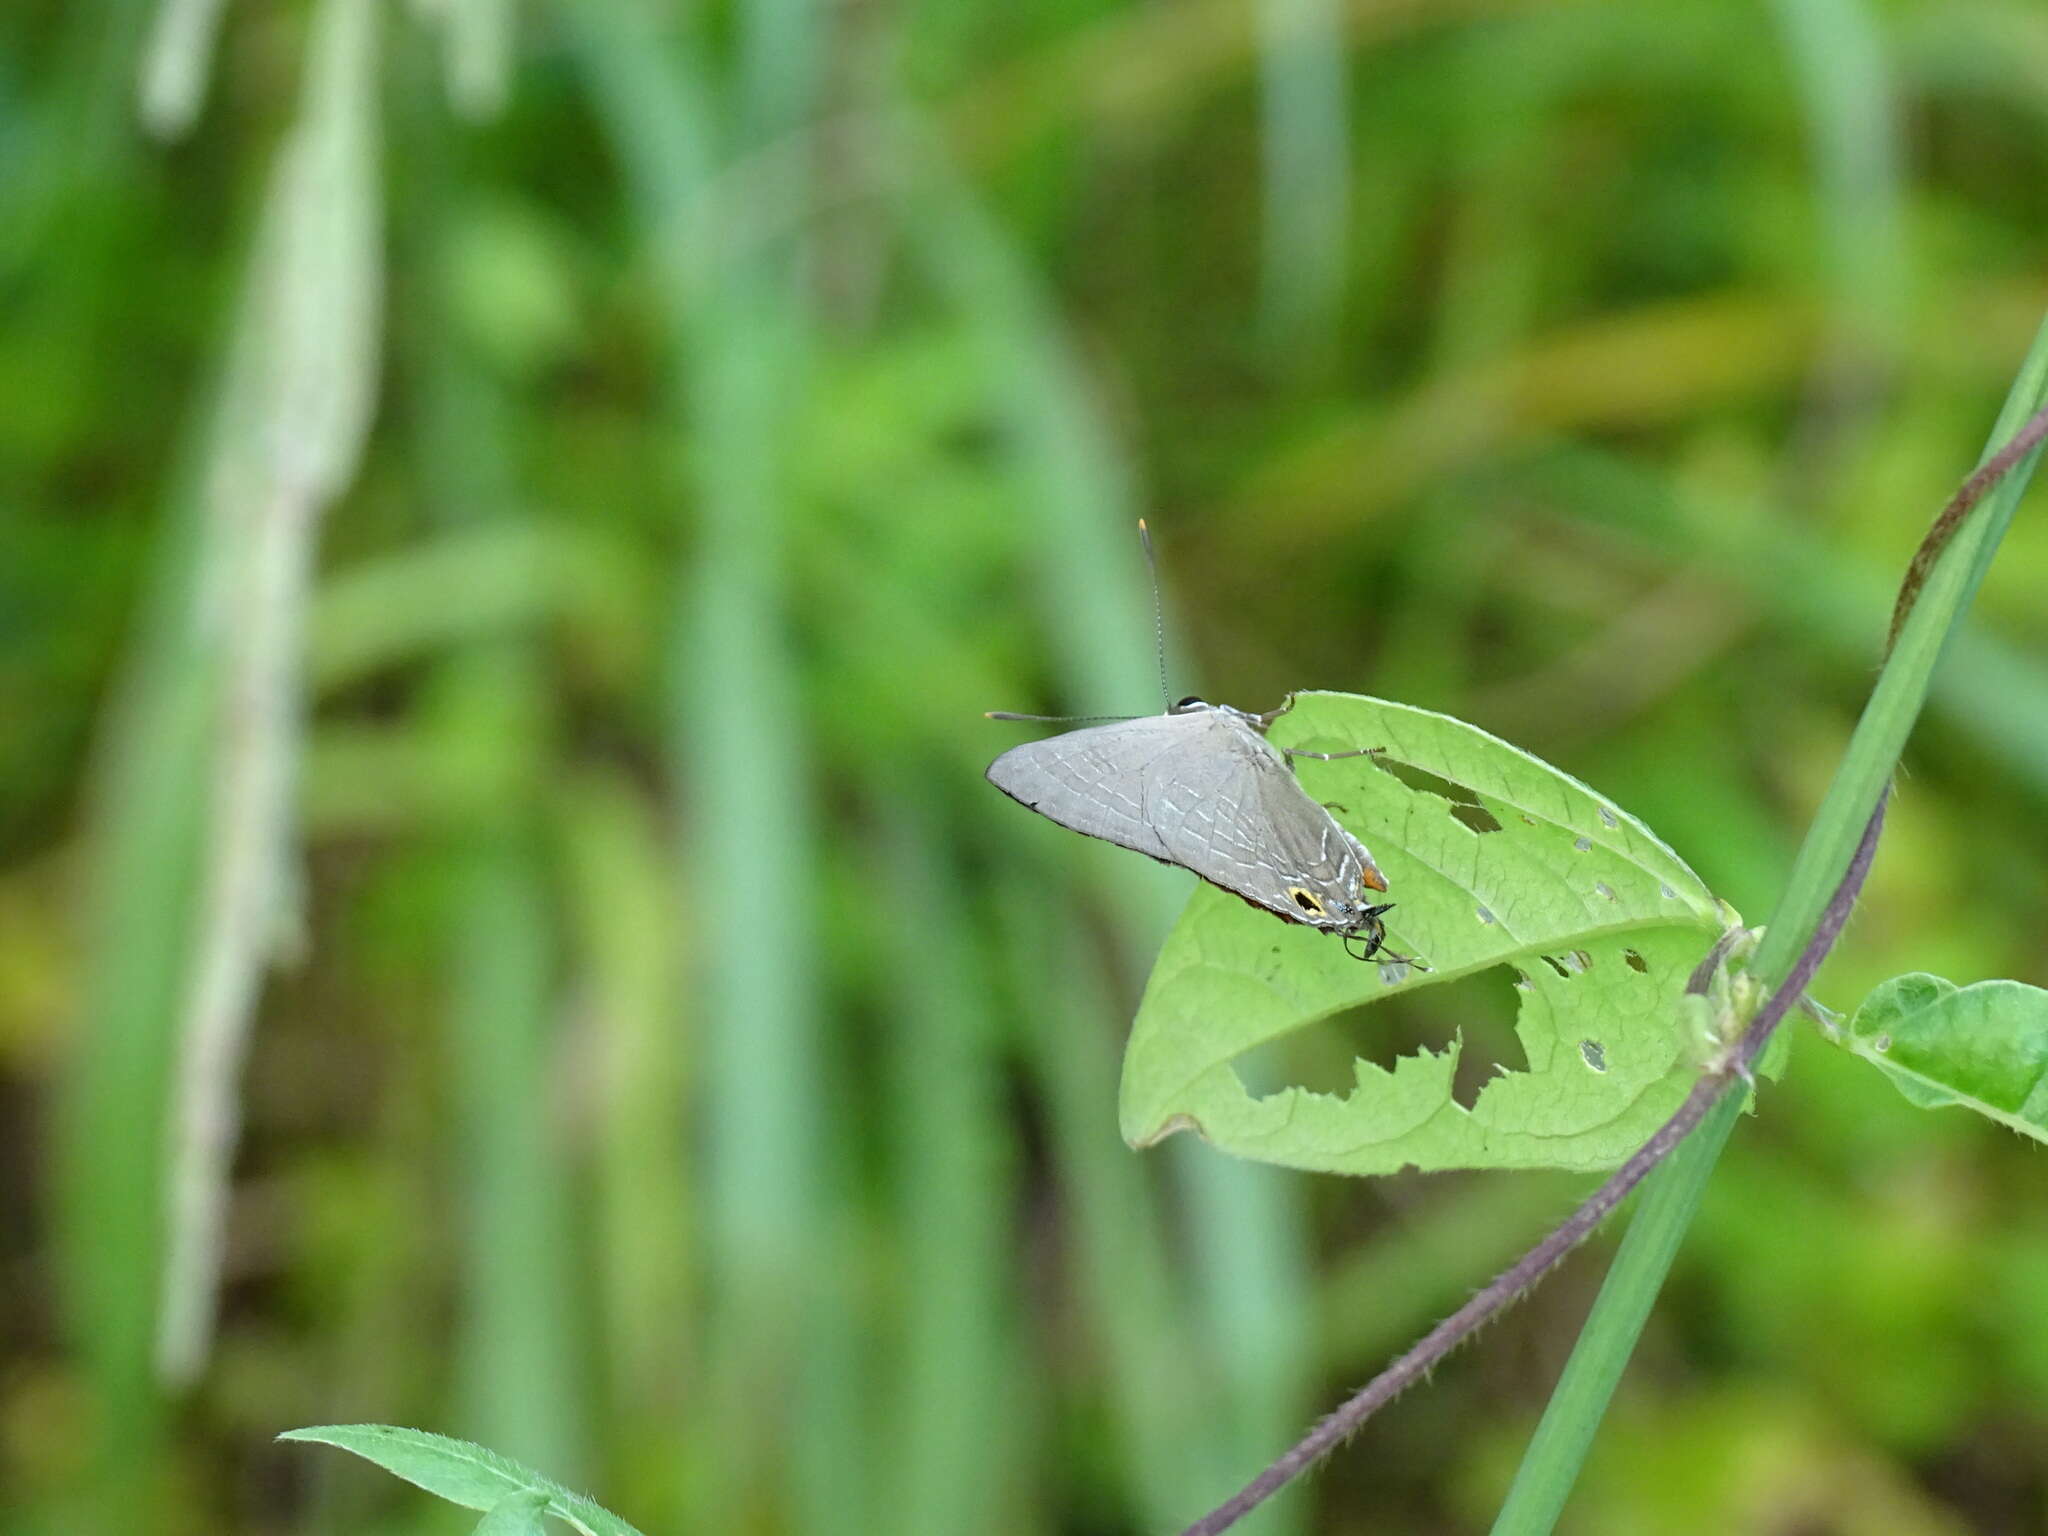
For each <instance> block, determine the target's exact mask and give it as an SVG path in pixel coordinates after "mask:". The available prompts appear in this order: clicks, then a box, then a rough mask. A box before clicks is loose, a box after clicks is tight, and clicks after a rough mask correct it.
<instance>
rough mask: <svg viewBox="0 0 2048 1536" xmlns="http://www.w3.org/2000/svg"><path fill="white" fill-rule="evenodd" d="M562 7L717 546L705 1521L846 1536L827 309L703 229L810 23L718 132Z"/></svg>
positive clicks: (705, 669) (686, 581)
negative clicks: (824, 871)
mask: <svg viewBox="0 0 2048 1536" xmlns="http://www.w3.org/2000/svg"><path fill="white" fill-rule="evenodd" d="M563 14H564V17H565V18H566V19H569V20H571V22H572V26H573V35H574V36H575V37H576V38H577V40H578V43H579V46H580V52H581V57H582V61H583V63H584V66H585V68H586V70H587V72H588V74H589V77H590V82H591V88H592V96H593V101H594V104H595V106H596V108H597V110H598V112H599V115H600V119H601V121H602V122H603V124H604V126H605V128H606V130H607V132H608V133H609V135H610V138H611V142H612V146H613V151H614V153H615V154H616V155H617V157H618V158H619V160H620V162H621V163H622V165H623V166H624V167H625V169H626V173H627V175H626V183H627V188H628V191H629V194H630V196H631V199H632V201H633V203H634V205H635V214H636V216H637V219H638V221H639V224H640V227H641V229H642V232H643V234H644V236H645V238H646V239H647V240H648V241H649V243H650V248H651V250H652V253H653V255H654V257H655V262H656V275H657V279H658V283H659V292H660V295H661V298H662V301H663V304H664V306H665V310H666V313H665V316H664V318H665V321H666V323H667V330H668V335H669V337H670V342H671V348H672V355H671V358H670V366H671V367H672V368H673V369H674V370H675V371H676V373H677V382H678V389H677V393H678V395H679V396H680V397H681V398H682V399H683V400H685V401H686V402H687V416H686V417H685V418H684V419H683V421H682V423H681V425H682V427H683V429H684V431H685V432H686V434H687V437H688V441H689V443H690V446H691V450H692V460H691V462H692V469H693V476H694V486H693V489H694V493H695V496H694V501H695V510H696V512H697V527H696V529H695V533H696V536H697V537H696V543H695V547H694V549H693V550H692V551H691V554H690V556H689V558H688V563H686V564H685V565H684V566H683V567H682V568H681V569H680V570H679V572H678V574H677V581H676V595H677V604H676V606H677V611H678V614H679V621H678V623H677V625H676V628H675V631H674V635H673V638H672V652H671V663H672V666H671V671H672V679H673V684H674V688H675V692H674V695H673V700H672V703H671V706H670V708H671V713H670V718H669V721H668V731H667V734H668V739H669V744H670V752H671V759H672V762H673V764H674V772H675V776H676V782H677V786H678V799H679V801H681V802H682V803H683V804H684V805H685V806H686V807H687V814H688V818H689V824H690V828H691V832H690V841H691V847H692V859H691V867H690V870H689V876H690V878H691V880H692V882H693V884H694V886H695V887H696V889H697V890H698V891H699V892H701V893H702V896H703V900H702V902H701V904H700V910H701V912H702V914H703V919H702V933H701V944H702V952H703V979H704V1026H703V1027H704V1031H705V1046H704V1065H703V1079H702V1081H703V1116H704V1125H705V1138H706V1149H705V1157H706V1165H707V1169H708V1187H707V1189H706V1194H705V1227H706V1230H705V1251H706V1253H707V1255H709V1256H711V1257H712V1258H713V1260H714V1262H715V1268H714V1269H713V1270H712V1272H711V1273H710V1274H709V1275H708V1276H707V1284H708V1287H709V1303H710V1306H711V1309H712V1321H711V1324H710V1331H709V1341H710V1359H709V1361H708V1363H707V1372H708V1378H707V1382H706V1387H705V1393H704V1396H703V1397H702V1398H701V1399H700V1401H699V1405H698V1409H697V1413H698V1422H699V1423H700V1424H701V1425H703V1426H706V1427H707V1429H708V1433H707V1434H706V1435H705V1436H703V1437H702V1439H701V1440H700V1441H699V1443H698V1444H697V1445H695V1446H693V1448H692V1457H693V1458H694V1459H695V1462H696V1464H697V1465H699V1466H701V1467H702V1468H704V1470H705V1473H706V1479H707V1480H706V1482H705V1483H704V1485H703V1487H704V1493H705V1497H706V1498H707V1499H708V1500H709V1502H708V1504H707V1505H705V1506H704V1507H703V1510H702V1513H701V1518H703V1519H704V1520H705V1521H706V1522H707V1523H710V1524H719V1523H733V1522H742V1523H743V1522H744V1520H745V1518H746V1511H747V1510H748V1509H749V1508H750V1507H751V1506H752V1505H753V1504H754V1503H755V1502H756V1501H757V1500H758V1499H759V1497H760V1490H762V1489H764V1488H767V1489H771V1490H774V1495H775V1496H776V1497H777V1498H784V1499H787V1500H789V1501H790V1502H791V1503H792V1504H793V1505H794V1506H795V1507H796V1508H797V1509H798V1510H799V1511H800V1512H801V1513H800V1515H799V1516H798V1518H799V1520H800V1521H809V1522H810V1523H811V1525H812V1528H818V1529H826V1528H843V1526H844V1523H845V1522H846V1521H847V1520H849V1519H852V1518H854V1515H853V1513H852V1512H853V1510H854V1509H855V1508H856V1507H857V1505H858V1502H859V1499H858V1495H857V1494H856V1493H855V1492H854V1491H853V1490H852V1489H850V1488H848V1487H846V1486H845V1485H844V1483H843V1481H842V1476H843V1473H844V1471H845V1469H846V1467H847V1466H848V1465H849V1463H848V1462H847V1461H846V1460H845V1459H843V1458H840V1457H837V1456H835V1455H834V1454H833V1451H834V1447H833V1446H831V1445H830V1444H828V1443H827V1438H826V1437H825V1436H822V1435H819V1434H815V1433H809V1432H807V1426H809V1425H811V1424H812V1423H814V1422H825V1421H829V1420H830V1419H831V1418H832V1417H833V1414H832V1410H831V1400H832V1398H833V1395H834V1390H835V1389H834V1386H833V1382H834V1380H835V1379H836V1378H837V1376H839V1375H840V1374H842V1373H841V1372H840V1371H839V1369H838V1367H836V1366H834V1365H833V1364H832V1361H833V1360H835V1359H836V1358H837V1356H836V1354H835V1353H834V1351H833V1349H832V1348H831V1347H830V1344H831V1341H830V1340H821V1339H819V1338H817V1337H816V1336H815V1335H814V1333H813V1331H812V1330H813V1327H814V1326H816V1324H815V1322H814V1320H815V1319H817V1318H819V1317H820V1316H821V1315H822V1314H821V1313H820V1309H819V1308H818V1307H816V1306H814V1305H813V1302H814V1301H816V1300H817V1299H818V1298H819V1296H820V1294H821V1293H820V1290H819V1287H820V1286H821V1285H822V1283H823V1282H822V1279H821V1277H820V1271H821V1268H822V1267H823V1266H822V1265H821V1260H820V1254H819V1249H818V1245H819V1243H820V1241H821V1236H820V1234H821V1232H823V1231H824V1230H825V1229H824V1228H823V1227H822V1226H821V1224H820V1219H821V1212H822V1208H823V1205H824V1191H825V1180H826V1170H827V1168H828V1167H829V1166H830V1165H831V1164H832V1163H833V1161H834V1160H835V1153H834V1150H833V1148H832V1146H831V1132H830V1126H829V1124H828V1117H827V1114H826V1102H825V1095H826V1083H825V1081H824V1078H823V1073H824V1067H823V1061H824V1055H823V1052H822V1051H821V1048H820V1047H821V1042H822V1040H823V1038H824V1022H823V1019H822V1016H821V1004H820V989H821V986H822V982H821V979H820V977H819V975H818V972H817V967H816V963H815V960H814V959H813V956H814V953H815V945H814V943H813V942H812V935H811V933H810V932H809V930H808V925H807V924H806V922H805V921H804V920H803V915H802V913H803V908H802V907H801V906H795V907H793V906H792V904H791V903H790V901H789V893H790V889H791V887H790V885H789V879H790V872H791V871H795V870H801V869H805V868H809V867H811V866H812V865H813V864H814V862H815V860H816V857H817V848H818V839H817V835H816V831H815V828H814V818H813V814H812V810H811V799H812V788H811V782H810V771H811V770H810V764H811V762H812V751H811V745H810V740H809V732H808V730H807V728H806V725H805V722H804V718H803V712H802V706H801V701H800V697H799V691H800V690H799V679H798V670H797V662H796V658H795V656H794V655H793V654H792V651H791V649H790V645H789V643H788V640H787V617H788V616H787V595H786V580H787V563H786V559H785V544H786V540H787V537H788V532H789V521H790V510H791V506H790V488H791V477H790V470H789V464H788V462H787V460H786V458H785V453H784V445H785V444H786V443H788V442H789V441H790V440H791V439H792V437H793V435H794V432H793V421H794V412H795V411H796V409H797V407H798V405H799V403H800V401H801V398H802V390H803V383H804V372H805V368H806V366H807V359H806V355H805V354H806V350H807V347H806V339H807V335H808V315H807V313H806V308H805V304H804V300H803V296H802V292H801V289H800V286H799V284H798V282H797V263H796V259H795V257H796V253H795V251H794V250H793V249H792V248H790V247H789V246H788V245H784V246H780V247H776V248H772V249H756V250H751V251H749V252H746V253H745V254H744V257H743V258H742V257H741V256H739V255H734V254H731V253H723V252H722V251H721V244H720V242H721V240H722V239H723V238H724V236H725V235H726V234H727V233H728V230H726V229H725V228H723V227H721V226H717V225H715V224H714V222H713V221H712V220H711V219H709V218H708V217H707V216H706V213H707V209H709V208H710V207H711V206H712V205H711V204H710V202H708V201H707V198H706V193H707V187H708V182H709V176H710V173H711V168H712V166H713V165H714V164H715V163H716V162H715V150H714V146H715V145H716V144H718V143H720V142H726V143H733V142H740V143H751V142H753V141H754V140H755V139H756V138H757V137H758V136H759V135H761V134H764V133H770V132H774V131H778V130H781V129H784V128H787V127H789V126H791V120H792V119H793V118H794V117H796V116H798V115H800V114H801V113H802V112H803V111H804V110H806V108H807V103H808V99H809V91H810V89H811V84H810V74H809V67H808V65H807V64H805V63H804V62H803V61H804V60H805V59H806V58H808V57H809V54H808V49H809V48H810V47H812V46H814V43H813V41H812V40H811V39H809V38H808V37H807V36H806V33H807V31H808V29H809V28H810V27H811V25H812V23H811V21H810V20H809V12H808V9H807V8H805V7H801V6H794V5H785V4H770V5H765V6H763V7H762V8H761V9H760V10H759V11H758V12H750V13H749V15H748V16H747V17H746V18H745V27H744V28H743V31H744V33H745V37H746V42H745V46H744V47H743V49H742V54H743V65H742V68H743V71H744V73H745V74H746V81H745V86H746V89H745V91H744V92H743V106H742V112H743V121H742V122H741V123H740V124H739V125H738V126H737V127H734V126H732V125H725V126H724V128H723V130H722V129H721V127H720V126H718V120H717V118H716V117H715V116H714V114H713V111H712V108H711V103H710V100H709V97H708V95H707V92H706V90H705V88H704V86H703V83H702V81H701V78H700V76H699V74H698V71H697V70H696V69H695V67H694V60H693V57H692V54H691V51H690V50H689V49H688V48H687V47H686V46H683V45H682V44H680V43H679V42H677V41H676V40H674V39H671V38H664V37H662V36H660V35H659V33H658V31H657V29H654V28H652V27H650V26H648V25H647V24H646V21H645V18H644V17H642V16H640V15H639V14H638V13H637V8H636V7H585V6H580V5H572V6H568V7H565V8H564V11H563ZM777 50H783V51H784V56H783V57H782V58H781V59H780V60H779V61H778V60H776V59H773V58H771V57H770V56H769V55H770V54H772V53H774V52H776V51H777ZM778 69H781V70H785V71H787V74H786V76H783V77H781V78H779V79H778V78H777V76H776V71H777V70H778ZM742 714H743V718H744V726H743V727H741V726H738V725H736V724H735V723H734V720H735V717H736V715H742ZM768 914H780V915H779V916H776V917H775V918H774V919H773V920H772V921H771V920H769V918H768ZM814 1344H815V1345H819V1346H821V1347H820V1348H813V1347H811V1346H812V1345H814ZM792 1393H793V1394H794V1396H793V1397H792V1396H791V1394H792ZM789 1445H793V1446H794V1455H793V1460H787V1459H786V1458H785V1456H784V1450H785V1447H787V1446H789ZM771 1464H772V1465H780V1466H783V1467H784V1471H783V1473H782V1474H780V1475H778V1474H773V1473H771V1472H770V1471H769V1470H768V1469H769V1467H770V1465H771ZM818 1521H823V1522H826V1524H825V1525H823V1526H820V1525H818V1524H817V1522H818Z"/></svg>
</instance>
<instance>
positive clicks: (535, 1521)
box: [471, 1493, 549, 1536]
mask: <svg viewBox="0 0 2048 1536" xmlns="http://www.w3.org/2000/svg"><path fill="white" fill-rule="evenodd" d="M548 1503H549V1498H548V1495H547V1494H545V1493H508V1494H506V1495H505V1497H504V1498H502V1499H500V1500H498V1502H497V1503H495V1504H493V1505H492V1506H491V1510H490V1513H489V1514H487V1515H485V1516H484V1517H483V1519H481V1520H479V1521H477V1523H476V1524H475V1525H474V1526H472V1527H471V1531H472V1533H473V1536H542V1533H543V1532H545V1531H546V1530H547V1527H546V1526H545V1525H544V1524H542V1523H541V1516H542V1515H544V1514H546V1513H547V1512H548Z"/></svg>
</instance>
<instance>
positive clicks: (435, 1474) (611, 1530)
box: [277, 1424, 640, 1536]
mask: <svg viewBox="0 0 2048 1536" xmlns="http://www.w3.org/2000/svg"><path fill="white" fill-rule="evenodd" d="M277 1438H278V1439H280V1440H308V1441H312V1442H314V1443H316V1444H319V1445H332V1446H338V1447H339V1448H340V1449H342V1450H344V1451H352V1452H354V1453H355V1454H356V1455H358V1456H360V1457H362V1458H363V1459H364V1460H365V1461H372V1462H375V1463H376V1464H377V1465H378V1466H380V1467H382V1468H383V1469H384V1470H385V1471H386V1472H389V1473H390V1474H391V1475H392V1476H394V1477H402V1478H404V1479H405V1480H406V1481H407V1482H408V1483H413V1484H416V1485H417V1486H419V1487H421V1488H424V1489H426V1490H427V1492H429V1493H431V1494H436V1495H438V1496H440V1497H441V1498H444V1499H446V1500H447V1501H448V1502H449V1503H451V1504H460V1505H462V1506H463V1507H465V1508H467V1509H482V1510H489V1511H490V1512H491V1515H492V1516H493V1517H496V1515H497V1514H498V1512H499V1511H500V1509H502V1508H503V1507H504V1506H505V1505H506V1504H507V1502H508V1501H510V1500H512V1499H514V1498H516V1497H518V1496H520V1495H525V1494H534V1495H538V1496H539V1497H540V1498H541V1499H542V1501H543V1502H542V1505H541V1508H542V1509H543V1510H544V1511H545V1513H547V1514H550V1515H553V1516H554V1517H555V1518H556V1519H558V1520H565V1521H567V1522H568V1523H569V1524H570V1525H573V1526H575V1527H576V1529H577V1530H579V1531H581V1532H583V1536H640V1533H639V1532H638V1531H636V1530H634V1529H633V1527H632V1526H630V1525H628V1524H627V1523H626V1522H625V1521H623V1520H621V1519H620V1518H619V1517H618V1516H617V1515H615V1514H613V1513H612V1512H611V1511H610V1510H608V1509H605V1508H604V1507H603V1506H602V1505H599V1504H596V1503H593V1502H592V1501H591V1500H589V1499H586V1498H584V1497H583V1495H581V1494H580V1493H571V1492H570V1491H569V1490H568V1489H566V1488H564V1487H563V1486H562V1485H561V1484H560V1483H557V1482H555V1481H554V1480H553V1479H551V1478H546V1477H543V1476H541V1474H540V1473H538V1472H535V1471H534V1470H533V1469H532V1468H530V1467H523V1466H521V1465H520V1464H519V1463H518V1462H516V1461H513V1460H512V1459H511V1458H510V1457H508V1456H500V1455H499V1454H498V1453H497V1452H496V1451H490V1450H486V1449H484V1447H482V1446H480V1445H472V1444H471V1443H470V1442H469V1441H467V1440H451V1439H449V1438H448V1437H447V1436H446V1435H436V1434H430V1433H429V1432H428V1431H426V1430H424V1429H405V1428H402V1427H401V1426H399V1425H395V1424H320V1425H315V1426H314V1427H313V1428H311V1429H292V1430H286V1431H285V1432H284V1433H283V1434H281V1435H279V1436H278V1437H277ZM507 1518H508V1519H509V1518H511V1517H510V1516H509V1515H508V1516H507ZM487 1527H488V1528H489V1529H490V1530H492V1531H494V1532H495V1531H499V1530H500V1528H499V1527H496V1526H491V1525H489V1522H488V1521H486V1522H485V1523H484V1524H482V1525H479V1526H478V1527H477V1529H478V1530H484V1529H486V1528H487ZM514 1529H517V1527H513V1526H506V1527H504V1528H503V1530H505V1531H511V1530H514Z"/></svg>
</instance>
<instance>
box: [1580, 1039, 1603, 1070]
mask: <svg viewBox="0 0 2048 1536" xmlns="http://www.w3.org/2000/svg"><path fill="white" fill-rule="evenodd" d="M1579 1055H1580V1056H1582V1057H1584V1058H1585V1062H1586V1065H1587V1066H1589V1067H1591V1068H1592V1069H1593V1070H1594V1071H1595V1072H1605V1071H1606V1070H1607V1047H1606V1046H1604V1045H1602V1044H1601V1043H1600V1042H1599V1041H1598V1040H1581V1041H1580V1042H1579Z"/></svg>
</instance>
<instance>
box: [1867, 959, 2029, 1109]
mask: <svg viewBox="0 0 2048 1536" xmlns="http://www.w3.org/2000/svg"><path fill="white" fill-rule="evenodd" d="M1840 1042H1841V1044H1843V1045H1844V1046H1846V1047H1847V1048H1848V1049H1849V1050H1851V1051H1853V1052H1855V1053H1856V1054H1857V1055H1858V1056H1861V1057H1862V1058H1863V1059H1864V1060H1865V1061H1867V1062H1869V1063H1871V1065H1873V1066H1875V1067H1877V1068H1878V1069H1879V1070H1880V1071H1882V1072H1883V1073H1884V1074H1885V1076H1886V1077H1888V1078H1890V1079H1891V1081H1892V1083H1893V1085H1894V1086H1895V1087H1896V1088H1897V1089H1898V1090H1899V1092H1900V1093H1902V1094H1904V1095H1905V1096H1906V1098H1907V1099H1908V1100H1910V1101H1911V1102H1912V1103H1914V1104H1917V1105H1918V1106H1920V1108H1922V1109H1939V1108H1942V1107H1944V1106H1949V1105H1957V1106H1960V1107H1962V1108H1964V1109H1973V1110H1975V1111H1976V1112H1977V1113H1978V1114H1980V1115H1984V1116H1987V1117H1988V1118H1990V1119H1993V1120H1996V1121H1997V1122H1998V1123H1999V1124H2000V1125H2006V1126H2010V1127H2012V1129H2014V1130H2016V1131H2019V1132H2021V1133H2022V1134H2023V1135H2027V1136H2031V1137H2033V1138H2034V1139H2035V1140H2037V1141H2048V992H2044V991H2042V990H2041V988H2039V987H2030V986H2028V985H2027V984H2026V983H2025V982H2021V981H1979V982H1973V983H1972V984H1971V985H1969V986H1967V987H1958V986H1957V985H1956V984H1955V983H1954V982H1952V981H1944V980H1942V978H1941V977H1939V976H1929V975H1927V974H1926V973H1925V972H1921V971H1915V972H1911V973H1909V974H1907V975H1904V976H1894V977H1893V978H1892V979H1891V980H1890V981H1886V982H1881V983H1880V984H1879V985H1878V986H1876V987H1875V988H1873V989H1872V991H1871V993H1870V995H1869V996H1868V997H1866V998H1865V999H1864V1000H1863V1005H1862V1006H1861V1007H1860V1008H1858V1009H1857V1010H1856V1015H1855V1017H1854V1018H1852V1019H1850V1021H1849V1028H1848V1030H1847V1032H1846V1033H1845V1034H1843V1035H1842V1036H1841V1037H1840Z"/></svg>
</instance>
